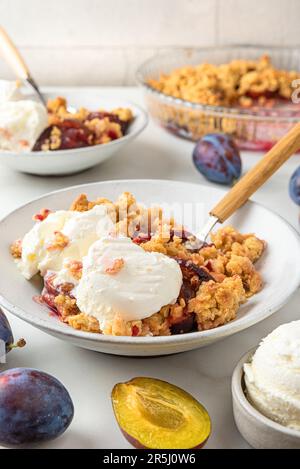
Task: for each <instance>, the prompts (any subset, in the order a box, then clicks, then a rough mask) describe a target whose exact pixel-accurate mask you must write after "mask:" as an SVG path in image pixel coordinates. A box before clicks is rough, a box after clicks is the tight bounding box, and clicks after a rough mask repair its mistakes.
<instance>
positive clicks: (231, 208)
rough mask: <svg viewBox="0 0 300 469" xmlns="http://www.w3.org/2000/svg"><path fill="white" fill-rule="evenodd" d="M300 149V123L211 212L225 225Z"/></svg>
mask: <svg viewBox="0 0 300 469" xmlns="http://www.w3.org/2000/svg"><path fill="white" fill-rule="evenodd" d="M299 148H300V122H299V123H298V124H296V125H295V126H294V127H293V128H292V129H291V130H290V131H289V132H288V133H287V134H286V135H285V136H284V137H282V138H281V139H280V140H279V141H278V142H277V143H276V145H275V146H274V147H273V148H271V150H270V151H268V153H267V154H266V155H265V156H264V157H263V158H262V159H261V160H260V161H259V162H258V163H257V164H256V165H255V166H254V167H253V168H252V169H250V171H248V172H247V173H246V174H245V176H244V177H242V179H240V181H239V182H237V183H236V184H235V185H234V186H233V188H232V189H231V190H230V191H229V192H228V193H227V194H226V195H225V197H223V199H221V200H220V202H218V203H217V205H216V206H215V207H214V208H213V209H212V210H211V212H210V215H214V216H215V217H217V218H218V220H219V221H220V222H221V223H223V222H224V221H225V220H227V218H229V217H230V215H232V214H233V213H234V212H235V211H236V210H237V209H238V208H240V207H241V205H243V204H244V203H245V202H246V201H247V200H248V199H249V197H250V196H251V195H252V194H253V193H254V192H256V191H257V189H258V188H259V187H260V186H262V185H263V184H264V183H265V182H266V181H267V180H268V179H269V178H270V177H271V176H272V174H274V173H275V172H276V171H277V169H278V168H280V166H282V165H283V163H285V161H286V160H287V159H288V158H289V157H290V156H291V155H293V154H294V153H296V151H297V150H299Z"/></svg>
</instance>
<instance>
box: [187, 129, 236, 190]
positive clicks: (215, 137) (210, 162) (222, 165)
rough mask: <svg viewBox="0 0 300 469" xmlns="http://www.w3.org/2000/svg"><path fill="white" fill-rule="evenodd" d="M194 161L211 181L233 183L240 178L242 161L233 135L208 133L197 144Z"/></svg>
mask: <svg viewBox="0 0 300 469" xmlns="http://www.w3.org/2000/svg"><path fill="white" fill-rule="evenodd" d="M193 161H194V164H195V166H196V168H197V169H198V171H200V173H202V174H203V175H204V176H205V177H206V178H207V179H208V180H209V181H213V182H217V183H219V184H227V185H231V184H232V183H233V182H234V181H235V180H237V179H239V177H240V175H241V172H242V162H241V157H240V153H239V150H238V148H237V146H236V145H235V143H234V141H233V139H232V137H230V136H229V135H226V134H207V135H205V136H204V137H202V138H201V139H200V140H199V141H198V142H197V144H196V146H195V148H194V151H193Z"/></svg>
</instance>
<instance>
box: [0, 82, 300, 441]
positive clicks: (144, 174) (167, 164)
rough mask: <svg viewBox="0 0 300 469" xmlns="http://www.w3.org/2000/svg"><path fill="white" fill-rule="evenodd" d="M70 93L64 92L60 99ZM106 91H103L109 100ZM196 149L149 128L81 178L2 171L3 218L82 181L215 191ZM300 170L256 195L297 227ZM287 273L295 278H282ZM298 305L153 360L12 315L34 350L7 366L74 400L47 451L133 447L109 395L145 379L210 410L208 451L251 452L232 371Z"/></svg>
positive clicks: (295, 315) (293, 315) (292, 164)
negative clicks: (68, 419)
mask: <svg viewBox="0 0 300 469" xmlns="http://www.w3.org/2000/svg"><path fill="white" fill-rule="evenodd" d="M110 91H111V89H110ZM63 92H64V89H61V90H60V93H61V94H63ZM105 92H106V89H105V88H104V89H103V94H105ZM114 92H115V95H116V96H120V98H122V99H129V100H132V101H134V102H136V103H141V104H142V103H143V97H142V92H141V90H139V89H137V88H114ZM192 148H193V144H192V143H190V142H187V141H183V140H180V139H178V138H176V137H174V136H172V135H169V134H167V133H165V132H163V131H162V130H161V129H160V128H159V127H158V126H156V125H154V123H153V122H150V124H149V126H148V128H147V129H146V131H145V132H144V133H142V135H140V137H139V138H138V139H137V140H136V141H135V142H133V144H132V145H129V146H128V147H126V148H125V149H124V150H123V151H121V152H120V153H119V154H118V155H117V156H116V157H115V158H113V159H112V160H109V161H107V162H105V163H104V164H102V165H100V166H98V167H96V168H93V169H91V170H88V171H86V172H84V173H82V174H78V175H75V176H69V177H61V178H59V177H48V178H42V177H38V176H29V175H25V174H21V173H16V172H13V171H12V170H9V169H7V168H5V167H2V166H1V167H0V200H1V204H0V207H1V208H0V216H1V217H2V216H3V215H5V214H6V213H7V212H9V211H10V210H12V209H14V208H16V207H17V206H18V205H20V204H22V203H25V202H26V201H29V200H30V199H32V198H34V197H37V196H39V195H41V194H44V193H46V192H49V191H52V190H56V189H60V188H64V187H67V186H71V185H75V184H80V183H88V182H94V181H102V180H107V179H121V178H160V179H163V178H164V179H174V180H181V181H190V182H194V183H197V182H198V183H199V184H206V185H209V184H210V183H209V182H207V181H206V180H204V178H203V177H202V176H201V175H200V174H199V173H198V172H197V171H196V170H195V168H194V167H193V164H192V160H191V152H192ZM258 158H259V155H256V154H251V153H248V154H244V155H243V164H244V171H246V170H248V169H249V168H250V167H251V166H252V165H253V164H254V163H255V162H256V161H257V160H258ZM299 164H300V158H299V156H294V157H292V158H291V159H290V161H289V162H287V163H286V165H285V166H284V167H283V168H282V169H281V170H280V171H279V172H278V173H277V174H276V175H274V176H273V178H272V180H270V181H269V183H268V184H266V186H265V187H264V188H262V189H261V190H260V191H259V192H258V193H257V194H256V195H255V197H253V198H254V199H255V200H257V201H259V202H261V203H263V204H264V205H265V206H267V207H269V208H271V209H272V210H274V211H276V212H278V213H279V214H280V215H282V216H283V217H284V218H286V219H287V220H288V221H289V222H290V223H291V224H293V225H294V226H297V225H298V208H297V207H296V206H295V205H294V204H293V203H292V202H291V201H290V200H289V197H288V180H289V177H290V175H291V173H292V171H293V170H294V169H295V168H296V167H297V166H298V165H299ZM283 242H284V240H283ZM295 262H299V259H295ZM278 269H280V266H278ZM1 275H5V272H1ZM282 275H289V273H288V272H282ZM0 281H1V279H0ZM299 300H300V291H298V292H297V293H296V294H295V295H294V297H293V298H292V299H291V300H290V301H289V303H288V304H287V305H286V306H285V307H284V308H282V309H281V310H280V311H278V312H277V313H276V314H274V315H273V316H272V317H271V318H269V319H267V320H265V321H263V322H261V323H260V324H257V325H255V326H253V327H251V328H250V329H248V330H246V331H244V332H241V333H238V334H236V335H234V336H232V337H229V338H228V339H225V340H223V341H221V342H219V343H217V344H216V345H212V346H209V347H206V348H202V349H200V350H198V351H197V350H196V351H192V352H187V353H183V354H178V355H173V356H168V357H160V358H148V359H141V358H123V357H117V356H109V355H102V354H100V353H95V352H89V351H87V350H83V349H80V348H76V347H73V346H72V345H69V344H67V343H64V342H62V341H60V340H58V339H55V338H52V337H50V336H48V335H47V334H45V333H43V332H40V331H38V330H36V329H34V328H33V327H32V326H30V325H28V324H26V323H24V322H22V321H21V320H19V319H17V318H14V317H13V316H11V315H9V320H10V322H11V325H12V327H13V330H14V334H15V337H20V336H22V337H25V338H26V339H27V342H28V344H27V346H26V347H25V348H24V349H23V350H19V351H13V352H12V353H11V354H9V357H8V363H7V364H6V366H7V367H10V368H11V367H18V366H23V367H34V368H39V369H41V370H44V371H46V372H48V373H51V374H53V375H55V376H56V377H57V378H59V379H60V380H61V381H62V382H63V383H64V384H65V386H66V387H67V389H68V390H69V392H70V394H71V396H72V398H73V401H74V404H75V417H74V420H73V423H72V425H71V427H70V428H69V429H68V430H67V432H66V433H65V434H64V435H63V436H62V437H60V438H59V439H57V440H55V441H53V442H51V443H48V444H45V445H43V446H42V447H45V448H46V447H47V448H104V449H111V448H121V449H125V448H129V447H130V446H129V445H128V443H127V442H126V441H125V439H124V438H123V436H122V435H121V433H120V431H119V429H118V427H117V425H116V422H115V420H114V417H113V413H112V409H111V404H110V392H111V389H112V387H113V386H114V384H116V383H117V382H120V381H126V380H128V379H130V378H132V377H134V376H139V375H146V376H152V377H157V378H161V379H164V380H167V381H170V382H172V383H175V384H177V385H178V386H182V387H183V388H184V389H186V390H187V391H189V392H191V393H192V394H193V395H194V396H195V397H196V398H198V399H199V400H200V401H201V402H202V403H203V404H204V405H205V406H206V407H207V409H208V411H209V413H210V415H211V418H212V423H213V433H212V436H211V438H210V440H209V442H208V444H207V448H249V446H248V444H247V443H246V442H245V441H244V440H243V438H242V437H241V435H240V434H239V432H238V430H237V428H236V426H235V423H234V420H233V416H232V407H231V393H230V378H231V373H232V370H233V368H234V365H235V363H236V362H237V361H238V359H239V358H240V356H241V355H242V354H243V353H244V352H245V351H247V350H248V349H250V348H251V347H253V346H255V345H256V344H257V343H258V342H259V340H260V339H261V337H263V336H264V335H266V334H267V333H268V332H270V331H271V330H272V329H274V328H275V327H276V326H278V325H279V324H281V323H283V322H288V321H291V320H294V319H299V318H300V307H299Z"/></svg>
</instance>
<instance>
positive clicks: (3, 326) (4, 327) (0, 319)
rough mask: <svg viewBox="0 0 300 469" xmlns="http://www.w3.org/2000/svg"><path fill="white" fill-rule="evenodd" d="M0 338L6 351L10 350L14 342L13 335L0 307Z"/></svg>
mask: <svg viewBox="0 0 300 469" xmlns="http://www.w3.org/2000/svg"><path fill="white" fill-rule="evenodd" d="M0 340H3V342H4V343H5V347H6V353H7V352H9V351H10V349H11V346H12V345H13V343H14V336H13V333H12V330H11V327H10V324H9V322H8V319H7V317H6V316H5V314H4V312H3V311H2V309H1V308H0Z"/></svg>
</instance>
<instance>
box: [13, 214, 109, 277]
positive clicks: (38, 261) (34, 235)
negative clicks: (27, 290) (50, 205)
mask: <svg viewBox="0 0 300 469" xmlns="http://www.w3.org/2000/svg"><path fill="white" fill-rule="evenodd" d="M112 229H113V223H112V221H111V218H110V217H109V216H108V214H107V209H106V207H105V206H104V205H96V206H95V207H94V208H93V209H92V210H88V211H86V212H76V211H71V210H58V211H57V212H53V213H50V214H49V215H48V217H47V218H46V219H45V220H43V221H41V222H37V223H36V224H35V225H34V226H33V228H32V229H31V230H30V231H29V232H28V233H27V234H26V235H25V236H24V238H23V240H22V258H21V260H20V261H19V262H18V267H19V269H20V271H21V273H22V274H23V275H24V277H25V278H27V279H30V278H31V277H32V276H33V275H35V274H37V273H38V272H40V273H41V275H45V274H46V272H47V271H49V270H51V271H54V272H59V271H60V270H61V269H65V261H66V260H77V261H81V260H82V258H83V257H84V256H85V255H86V254H87V253H88V250H89V247H90V246H91V245H92V244H93V243H94V242H95V241H96V240H98V239H99V238H101V237H103V236H107V235H108V234H109V233H110V232H111V230H112ZM55 232H60V233H62V234H63V235H64V236H65V237H66V239H67V241H68V243H67V245H66V246H65V247H64V248H62V249H59V248H58V249H49V246H51V244H52V243H53V242H54V239H55Z"/></svg>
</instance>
